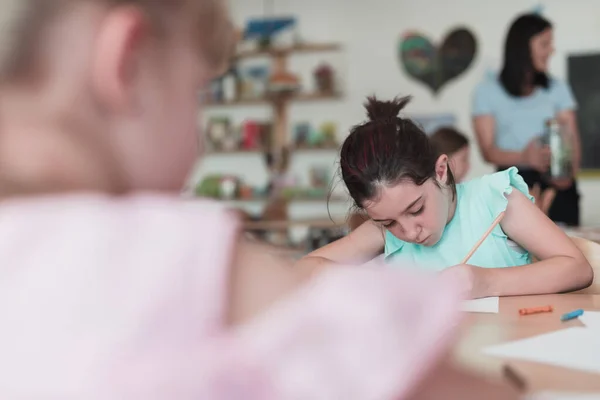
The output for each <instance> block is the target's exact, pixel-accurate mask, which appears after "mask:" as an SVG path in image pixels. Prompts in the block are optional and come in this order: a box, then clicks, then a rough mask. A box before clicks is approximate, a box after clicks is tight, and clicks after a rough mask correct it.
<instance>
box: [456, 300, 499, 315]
mask: <svg viewBox="0 0 600 400" xmlns="http://www.w3.org/2000/svg"><path fill="white" fill-rule="evenodd" d="M499 308H500V299H499V298H498V297H484V298H482V299H475V300H467V301H465V302H464V303H463V306H462V310H463V311H466V312H480V313H498V311H499Z"/></svg>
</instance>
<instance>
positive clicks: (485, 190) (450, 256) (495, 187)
mask: <svg viewBox="0 0 600 400" xmlns="http://www.w3.org/2000/svg"><path fill="white" fill-rule="evenodd" d="M513 188H516V189H517V190H519V191H520V192H522V193H524V194H525V195H527V197H529V198H530V199H531V200H532V201H533V197H532V196H530V195H529V190H528V188H527V184H525V181H524V180H523V178H522V177H521V176H520V175H519V173H518V170H517V168H515V167H512V168H510V169H508V170H506V171H502V172H497V173H495V174H491V175H485V176H483V177H481V178H477V179H473V180H471V181H468V182H465V183H461V184H458V185H456V194H457V203H456V211H455V213H454V217H453V218H452V220H451V221H450V222H449V223H448V224H447V225H446V227H445V229H444V233H443V234H442V238H441V239H440V241H439V242H438V243H436V244H435V245H434V246H431V247H427V246H421V245H418V244H414V243H406V242H403V241H402V240H400V239H398V238H396V237H395V236H394V235H392V234H391V233H390V232H386V235H385V259H386V262H388V263H392V264H393V263H394V262H396V261H398V262H401V263H403V264H407V263H408V264H410V265H414V266H418V267H421V268H425V269H428V270H434V271H440V270H443V269H445V268H447V267H451V266H453V265H456V264H459V263H460V262H461V261H462V259H463V258H464V257H465V256H466V255H467V254H468V253H469V251H470V250H471V249H472V248H473V246H474V245H475V243H477V241H478V240H479V239H480V238H481V236H482V235H483V234H484V233H485V232H486V231H487V230H488V228H489V227H490V225H491V224H492V222H494V220H495V219H496V217H497V216H498V215H499V214H500V213H501V212H502V211H504V210H506V206H507V204H508V199H507V198H506V194H510V193H511V191H512V189H513ZM529 263H531V257H530V255H529V253H528V252H527V251H525V250H524V249H523V248H522V247H520V246H519V245H517V244H516V243H515V242H513V241H512V240H510V239H509V238H508V237H507V236H506V234H505V233H504V231H503V230H502V228H501V227H500V225H499V224H498V225H497V226H496V227H495V228H494V230H493V231H492V233H491V234H490V235H489V236H488V237H487V239H485V241H484V242H483V243H482V244H481V246H479V249H477V251H476V252H475V254H473V256H472V257H471V259H470V260H469V262H468V264H471V265H475V266H478V267H487V268H501V267H512V266H516V265H525V264H529Z"/></svg>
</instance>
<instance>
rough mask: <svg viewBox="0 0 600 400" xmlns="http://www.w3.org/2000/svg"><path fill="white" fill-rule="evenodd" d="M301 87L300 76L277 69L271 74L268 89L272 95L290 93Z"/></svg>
mask: <svg viewBox="0 0 600 400" xmlns="http://www.w3.org/2000/svg"><path fill="white" fill-rule="evenodd" d="M300 88H301V85H300V78H299V77H298V76H296V75H294V74H292V73H290V72H286V71H278V72H275V73H273V74H272V75H271V78H270V79H269V85H268V89H269V92H270V93H271V94H274V95H291V94H294V93H296V92H298V91H299V90H300Z"/></svg>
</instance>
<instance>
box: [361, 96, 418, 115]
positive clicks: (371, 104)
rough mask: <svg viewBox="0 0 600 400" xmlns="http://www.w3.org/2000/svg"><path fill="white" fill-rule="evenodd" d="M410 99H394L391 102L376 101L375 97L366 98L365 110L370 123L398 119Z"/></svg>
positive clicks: (407, 97)
mask: <svg viewBox="0 0 600 400" xmlns="http://www.w3.org/2000/svg"><path fill="white" fill-rule="evenodd" d="M410 99H411V97H410V96H406V97H395V98H394V100H391V101H381V100H377V97H375V96H369V97H367V102H366V103H365V109H366V110H367V116H368V117H369V120H371V121H380V120H391V119H394V118H398V114H399V113H400V111H401V110H402V109H403V108H404V107H405V106H406V105H407V104H408V102H409V101H410Z"/></svg>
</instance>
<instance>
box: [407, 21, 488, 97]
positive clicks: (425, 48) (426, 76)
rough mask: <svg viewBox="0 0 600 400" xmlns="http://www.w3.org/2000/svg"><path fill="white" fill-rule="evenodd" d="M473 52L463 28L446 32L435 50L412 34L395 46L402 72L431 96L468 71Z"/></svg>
mask: <svg viewBox="0 0 600 400" xmlns="http://www.w3.org/2000/svg"><path fill="white" fill-rule="evenodd" d="M476 52H477V41H476V40H475V36H473V34H472V33H471V32H470V31H469V30H468V29H466V28H457V29H454V30H452V31H450V32H449V33H448V35H447V36H446V38H445V39H444V40H443V42H442V44H441V45H440V46H439V47H436V46H435V45H434V44H433V43H432V42H431V41H430V40H429V39H428V38H427V37H425V36H423V35H421V34H419V33H416V32H408V33H406V34H405V35H403V36H402V38H401V39H400V44H399V46H398V53H399V54H398V55H399V58H400V61H401V64H402V67H403V68H404V71H405V72H406V73H407V74H408V75H409V76H410V77H412V78H413V79H415V80H417V81H419V82H421V83H423V84H425V85H426V86H427V87H429V88H430V89H431V90H432V92H433V94H434V95H437V94H438V93H439V91H440V90H441V88H442V87H443V86H444V85H445V84H447V83H448V82H450V81H451V80H452V79H455V78H457V77H458V76H459V75H461V74H462V73H463V72H465V71H466V70H467V69H468V68H469V66H470V65H471V64H472V62H473V60H474V59H475V54H476Z"/></svg>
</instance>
